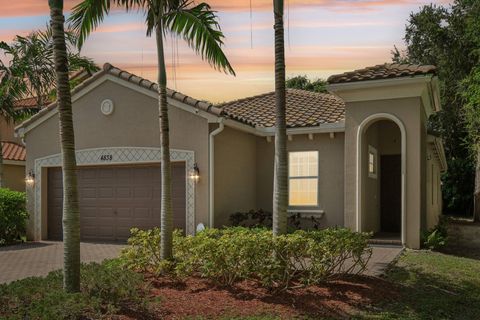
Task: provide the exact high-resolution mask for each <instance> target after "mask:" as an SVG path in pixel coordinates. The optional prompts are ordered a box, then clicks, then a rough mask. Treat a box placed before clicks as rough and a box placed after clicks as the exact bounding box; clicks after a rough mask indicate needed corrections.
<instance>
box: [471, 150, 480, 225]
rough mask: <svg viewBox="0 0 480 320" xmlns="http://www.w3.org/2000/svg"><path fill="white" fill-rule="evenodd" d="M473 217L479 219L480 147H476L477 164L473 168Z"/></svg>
mask: <svg viewBox="0 0 480 320" xmlns="http://www.w3.org/2000/svg"><path fill="white" fill-rule="evenodd" d="M473 198H474V213H473V219H474V220H475V221H480V148H478V149H477V165H476V169H475V192H474V194H473Z"/></svg>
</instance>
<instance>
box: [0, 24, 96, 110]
mask: <svg viewBox="0 0 480 320" xmlns="http://www.w3.org/2000/svg"><path fill="white" fill-rule="evenodd" d="M65 39H66V48H67V57H68V63H69V71H70V72H73V71H78V70H85V71H88V72H90V73H93V72H94V71H97V70H98V67H97V66H96V65H95V63H94V62H93V60H92V59H90V58H88V57H84V56H81V55H80V53H79V52H78V50H76V43H77V36H76V34H75V33H74V32H73V31H71V30H68V29H67V30H66V31H65ZM0 51H1V52H2V53H3V54H4V55H5V56H6V57H7V59H8V61H9V69H10V70H11V73H12V75H14V76H15V77H17V78H22V79H24V81H25V82H26V83H27V84H28V85H27V86H26V87H25V88H26V92H24V94H23V96H22V97H19V98H23V97H35V98H36V100H37V108H41V107H43V106H45V104H47V103H48V102H49V101H50V100H51V98H53V96H54V95H55V85H56V75H55V63H54V59H53V42H52V28H51V27H49V26H47V28H46V30H36V31H33V32H32V33H30V34H29V35H27V36H16V37H15V38H14V39H13V41H12V42H11V43H6V42H3V41H1V42H0Z"/></svg>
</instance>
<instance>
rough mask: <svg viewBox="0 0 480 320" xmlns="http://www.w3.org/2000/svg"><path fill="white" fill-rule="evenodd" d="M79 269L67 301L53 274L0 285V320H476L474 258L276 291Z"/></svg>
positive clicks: (411, 259) (428, 256)
mask: <svg viewBox="0 0 480 320" xmlns="http://www.w3.org/2000/svg"><path fill="white" fill-rule="evenodd" d="M83 271H84V273H83V276H82V277H83V280H84V283H85V284H86V285H84V287H83V288H82V293H80V294H78V295H74V296H69V295H65V294H63V293H62V291H61V274H60V273H59V272H55V273H52V274H50V275H49V276H48V277H47V278H29V279H25V280H21V281H17V282H14V283H12V284H9V285H0V319H27V318H28V319H61V318H66V317H68V319H100V318H101V319H105V318H106V319H123V320H125V319H212V318H215V319H238V320H273V319H292V318H298V319H352V318H353V319H480V260H477V259H470V258H464V257H457V256H454V255H451V254H448V255H447V254H443V253H437V252H429V251H411V250H407V251H406V252H405V253H404V254H403V255H402V257H401V258H400V259H399V260H398V261H397V263H396V264H395V265H394V266H392V267H391V268H390V270H389V271H388V273H387V275H386V276H385V278H384V279H376V278H369V277H354V278H345V279H340V280H337V281H333V282H330V283H328V284H325V285H322V286H315V287H309V288H302V289H295V290H292V291H288V292H282V293H280V294H278V293H277V294H273V293H271V292H268V291H266V290H265V289H263V288H261V287H258V286H255V285H254V284H252V283H248V282H244V283H239V284H237V285H235V286H234V287H230V288H221V287H216V286H214V285H212V284H211V283H208V281H205V280H202V279H195V278H190V279H187V280H186V281H183V282H181V281H173V280H171V279H163V278H160V279H157V278H153V277H146V279H144V280H140V282H141V283H139V279H138V277H137V276H136V275H135V274H130V273H125V274H124V273H123V271H119V270H118V265H117V263H115V262H113V263H112V262H108V263H106V264H102V265H101V266H98V265H96V266H94V267H88V266H86V267H84V269H83ZM112 288H114V289H112ZM115 288H116V289H115Z"/></svg>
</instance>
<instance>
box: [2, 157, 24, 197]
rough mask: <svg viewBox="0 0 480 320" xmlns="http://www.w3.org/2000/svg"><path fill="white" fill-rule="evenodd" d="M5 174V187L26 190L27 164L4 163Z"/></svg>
mask: <svg viewBox="0 0 480 320" xmlns="http://www.w3.org/2000/svg"><path fill="white" fill-rule="evenodd" d="M3 170H4V171H3V175H4V178H5V181H6V184H5V187H7V188H9V189H11V190H15V191H22V192H24V191H25V166H23V165H10V164H4V165H3Z"/></svg>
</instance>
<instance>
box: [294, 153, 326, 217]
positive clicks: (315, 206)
mask: <svg viewBox="0 0 480 320" xmlns="http://www.w3.org/2000/svg"><path fill="white" fill-rule="evenodd" d="M301 152H315V153H317V175H316V176H290V163H288V169H289V170H288V188H289V197H288V208H318V207H319V206H320V192H319V189H320V188H319V185H318V184H319V182H320V159H319V158H318V155H319V152H318V150H295V151H289V152H288V160H289V162H290V154H291V153H301ZM291 179H317V197H316V200H317V203H316V204H296V205H292V204H290V180H291Z"/></svg>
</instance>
